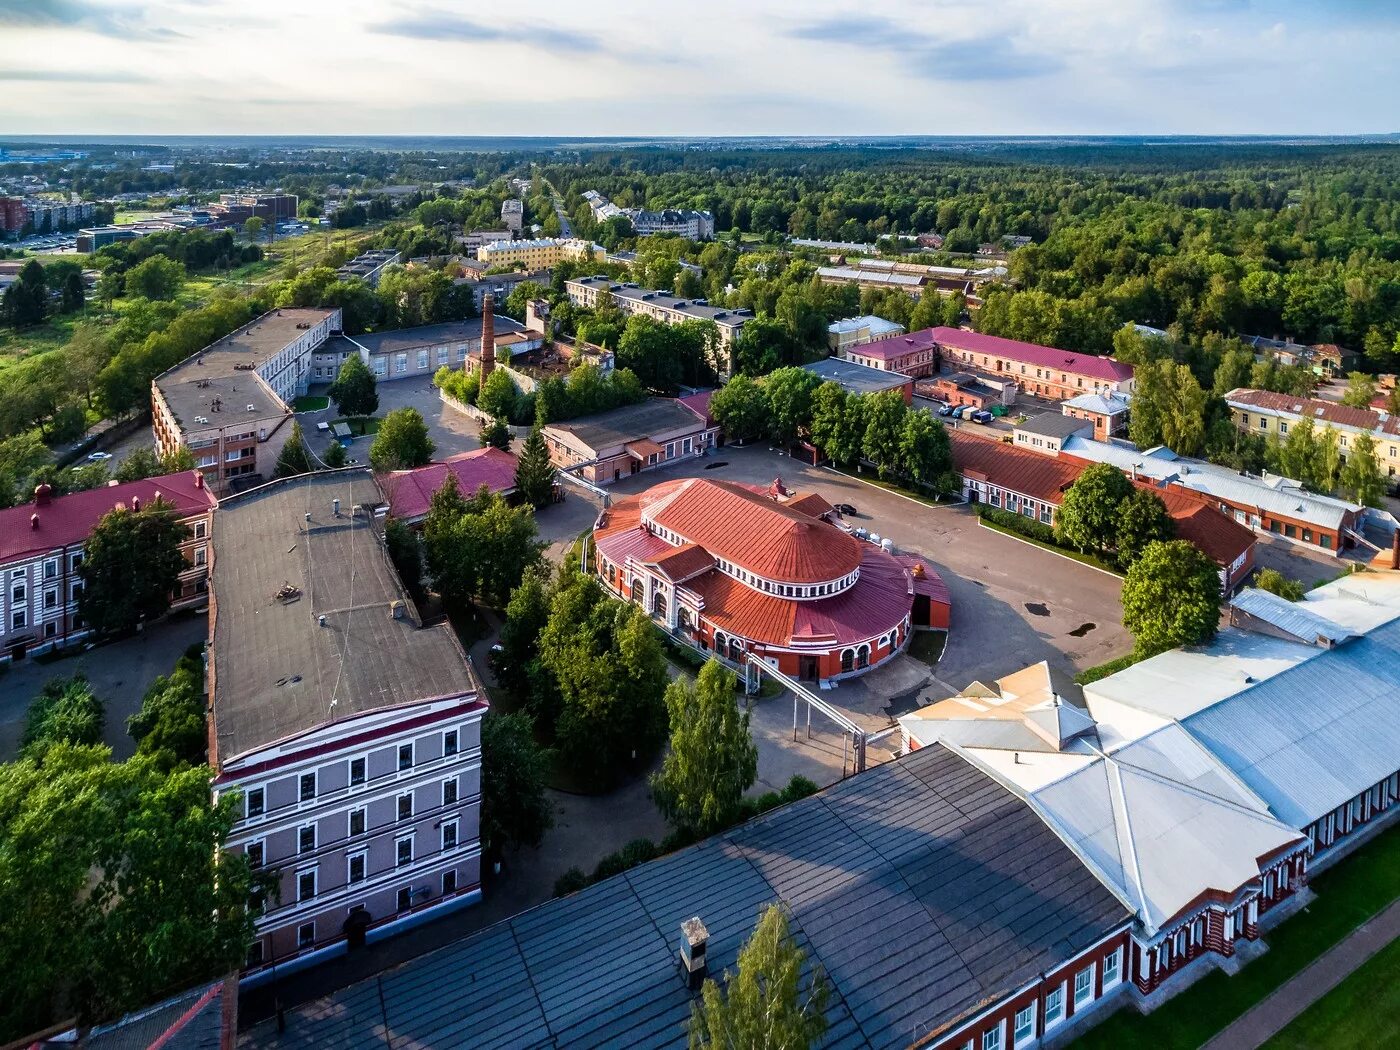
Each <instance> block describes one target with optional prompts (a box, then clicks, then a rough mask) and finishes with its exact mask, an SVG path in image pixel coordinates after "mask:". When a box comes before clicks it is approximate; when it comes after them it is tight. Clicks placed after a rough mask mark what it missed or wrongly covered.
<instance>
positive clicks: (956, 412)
mask: <svg viewBox="0 0 1400 1050" xmlns="http://www.w3.org/2000/svg"><path fill="white" fill-rule="evenodd" d="M966 411H967V406H966V405H959V406H958V407H957V408H955V409H953V418H954V419H962V417H963V413H964V412H966Z"/></svg>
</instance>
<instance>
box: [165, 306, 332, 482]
mask: <svg viewBox="0 0 1400 1050" xmlns="http://www.w3.org/2000/svg"><path fill="white" fill-rule="evenodd" d="M340 328H341V321H340V309H339V307H336V308H334V309H330V310H319V309H290V308H284V309H280V310H272V311H269V312H268V313H265V314H263V315H262V316H261V317H259V318H257V319H256V320H254V321H251V322H249V323H248V324H246V325H244V326H243V327H242V328H240V329H239V330H238V331H236V332H234V333H232V334H230V335H227V336H225V337H224V338H223V339H220V340H219V341H218V342H215V343H212V344H210V345H209V346H207V347H205V348H204V349H203V350H201V351H199V353H197V354H194V355H193V356H191V357H188V358H186V359H185V360H184V361H181V362H180V363H179V364H178V365H175V366H174V367H173V368H170V369H167V370H166V371H165V372H163V373H161V374H160V375H158V376H156V378H155V379H154V380H152V381H151V429H152V430H153V432H154V434H155V441H156V451H157V452H158V453H159V454H160V455H167V454H169V453H171V452H174V451H175V450H176V449H178V448H181V447H184V448H188V449H189V450H190V451H191V452H192V453H193V454H194V458H195V464H196V466H197V467H198V468H199V469H200V470H201V471H202V472H203V473H204V476H205V480H206V481H207V482H208V484H209V486H210V488H212V489H213V490H214V492H215V494H216V495H219V496H222V495H225V494H226V493H228V492H229V491H230V490H231V489H233V488H235V487H247V486H248V485H249V484H253V483H256V482H257V481H259V480H265V479H267V478H270V477H272V470H273V467H274V466H275V465H276V463H277V457H278V456H279V455H280V454H281V452H282V447H283V446H284V445H285V444H286V443H287V438H288V437H289V436H290V434H291V429H292V427H291V423H292V403H293V402H294V401H295V400H296V399H297V398H298V397H299V396H301V395H303V394H305V393H306V390H307V387H308V386H309V385H310V383H311V377H312V363H311V362H312V356H313V354H314V353H315V352H316V351H317V350H318V349H319V348H320V347H322V346H324V345H325V343H326V342H327V341H328V340H329V339H330V338H331V336H332V335H333V334H335V333H338V332H339V331H340Z"/></svg>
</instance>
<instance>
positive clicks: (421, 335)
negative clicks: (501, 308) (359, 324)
mask: <svg viewBox="0 0 1400 1050" xmlns="http://www.w3.org/2000/svg"><path fill="white" fill-rule="evenodd" d="M493 327H494V328H495V331H496V334H497V335H498V336H499V335H505V334H506V333H507V332H523V331H525V326H524V325H522V324H520V323H519V322H518V321H514V320H512V319H511V318H509V317H502V316H501V315H500V314H497V315H496V316H495V319H494V322H493ZM350 338H351V339H353V340H354V341H355V342H356V343H358V344H359V345H360V346H363V347H364V348H365V349H366V350H368V351H369V352H370V353H371V354H389V353H394V352H395V351H400V350H416V349H417V348H418V347H421V346H437V345H439V344H440V343H464V342H473V341H477V340H480V339H481V318H480V317H469V318H467V320H465V321H449V322H447V323H445V324H425V325H420V326H419V327H417V328H398V329H394V330H393V331H388V332H365V333H363V334H362V335H356V336H351V337H350Z"/></svg>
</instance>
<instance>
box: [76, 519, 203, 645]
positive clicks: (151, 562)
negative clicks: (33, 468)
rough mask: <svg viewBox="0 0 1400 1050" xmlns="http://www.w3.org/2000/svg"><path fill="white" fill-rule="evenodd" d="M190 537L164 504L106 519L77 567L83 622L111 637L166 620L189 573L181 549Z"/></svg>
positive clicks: (100, 523)
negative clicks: (142, 624)
mask: <svg viewBox="0 0 1400 1050" xmlns="http://www.w3.org/2000/svg"><path fill="white" fill-rule="evenodd" d="M188 535H189V530H188V529H187V528H185V526H184V525H182V524H180V522H179V521H178V520H177V519H176V517H175V513H174V507H172V506H171V505H170V504H169V503H167V502H166V501H165V500H152V501H151V502H150V503H148V504H146V505H145V506H144V507H142V508H141V509H140V510H139V511H134V510H129V509H127V508H125V507H118V508H117V509H115V510H111V511H108V512H107V513H106V514H104V515H103V516H102V519H101V520H100V521H99V522H98V523H97V526H96V527H95V528H94V529H93V530H92V534H91V535H90V536H88V538H87V542H86V543H84V544H83V563H82V565H80V566H79V567H78V574H79V576H81V577H82V581H83V591H82V594H81V595H80V596H79V599H78V609H79V611H80V612H81V613H82V616H83V619H84V620H86V621H87V622H88V624H90V625H91V627H92V629H93V630H94V631H97V632H98V633H99V634H110V633H115V632H120V631H128V630H131V629H132V628H134V627H135V626H136V625H137V624H138V623H140V622H141V621H143V620H150V619H154V618H155V617H157V616H160V615H162V614H163V613H164V612H165V611H166V610H167V609H169V608H170V596H171V594H172V593H173V592H174V590H175V587H176V585H177V584H178V583H179V580H180V573H181V572H183V571H184V570H185V568H186V565H185V556H184V555H183V554H182V553H181V552H180V544H181V543H183V542H184V541H185V538H186V537H187V536H188Z"/></svg>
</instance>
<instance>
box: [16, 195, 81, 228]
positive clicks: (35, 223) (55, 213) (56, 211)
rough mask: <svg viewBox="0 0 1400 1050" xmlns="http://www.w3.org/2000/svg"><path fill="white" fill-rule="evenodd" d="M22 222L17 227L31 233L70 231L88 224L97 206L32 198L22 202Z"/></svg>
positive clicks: (76, 201)
mask: <svg viewBox="0 0 1400 1050" xmlns="http://www.w3.org/2000/svg"><path fill="white" fill-rule="evenodd" d="M21 205H22V207H23V209H24V221H23V222H22V223H20V226H19V227H18V228H19V229H21V230H29V231H30V232H33V233H54V232H56V231H58V230H71V229H74V228H75V227H78V226H81V225H82V224H83V223H85V222H90V221H91V220H92V219H93V218H94V217H95V216H96V215H97V205H96V204H94V203H93V202H92V201H78V200H73V201H57V200H51V199H49V198H47V197H33V198H30V199H29V200H27V201H22V202H21Z"/></svg>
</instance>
